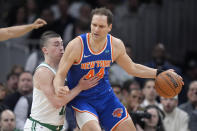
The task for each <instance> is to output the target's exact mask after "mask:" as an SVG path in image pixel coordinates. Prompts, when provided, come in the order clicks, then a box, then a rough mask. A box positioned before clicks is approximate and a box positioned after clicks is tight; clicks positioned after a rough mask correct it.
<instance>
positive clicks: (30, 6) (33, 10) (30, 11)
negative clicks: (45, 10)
mask: <svg viewBox="0 0 197 131" xmlns="http://www.w3.org/2000/svg"><path fill="white" fill-rule="evenodd" d="M26 8H27V23H32V22H33V21H34V20H35V19H36V17H37V13H38V7H37V3H36V1H35V0H26Z"/></svg>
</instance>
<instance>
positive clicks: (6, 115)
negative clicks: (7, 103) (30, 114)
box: [0, 109, 20, 131]
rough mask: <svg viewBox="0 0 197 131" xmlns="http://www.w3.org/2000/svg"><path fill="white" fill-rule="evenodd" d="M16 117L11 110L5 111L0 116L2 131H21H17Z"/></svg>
mask: <svg viewBox="0 0 197 131" xmlns="http://www.w3.org/2000/svg"><path fill="white" fill-rule="evenodd" d="M15 119H16V117H15V115H14V113H13V112H12V111H11V110H8V109H6V110H4V111H2V112H1V114H0V129H1V131H20V130H18V129H16V121H15Z"/></svg>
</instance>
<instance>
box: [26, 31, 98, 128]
mask: <svg viewBox="0 0 197 131" xmlns="http://www.w3.org/2000/svg"><path fill="white" fill-rule="evenodd" d="M40 45H41V49H42V51H43V54H44V58H45V61H44V62H43V63H41V64H40V65H39V66H38V67H37V69H36V70H35V73H34V77H33V84H34V90H33V102H32V108H31V114H30V118H29V119H27V121H26V123H25V127H24V131H30V130H32V131H60V130H62V127H63V124H64V119H65V106H66V104H67V103H68V102H69V101H70V100H72V99H73V98H74V97H75V96H76V95H78V94H79V93H80V92H81V91H83V90H86V89H89V88H91V87H93V86H95V85H97V83H98V80H99V78H97V77H94V78H92V79H89V80H85V77H83V78H82V79H81V80H80V81H79V83H78V85H77V86H76V87H75V88H73V89H72V90H69V89H68V88H65V89H66V90H67V94H66V95H65V96H63V97H58V96H56V95H55V91H54V87H53V79H54V77H55V74H56V70H57V67H58V64H59V61H60V58H61V57H62V55H63V53H64V49H63V42H62V39H61V37H60V35H58V34H56V33H55V32H52V31H47V32H45V33H43V34H42V36H41V40H40Z"/></svg>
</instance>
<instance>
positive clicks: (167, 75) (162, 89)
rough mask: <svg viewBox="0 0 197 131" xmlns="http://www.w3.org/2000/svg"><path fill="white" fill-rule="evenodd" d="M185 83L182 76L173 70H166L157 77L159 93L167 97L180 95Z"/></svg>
mask: <svg viewBox="0 0 197 131" xmlns="http://www.w3.org/2000/svg"><path fill="white" fill-rule="evenodd" d="M183 85H184V83H183V81H182V77H180V76H179V75H178V74H176V73H175V72H173V71H169V70H167V71H164V72H162V73H160V74H159V75H158V76H157V77H156V79H155V89H156V91H157V93H158V94H159V95H160V96H162V97H165V98H172V97H174V96H176V95H178V94H179V93H180V91H181V89H182V86H183Z"/></svg>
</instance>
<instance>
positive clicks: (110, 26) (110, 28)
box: [109, 24, 112, 32]
mask: <svg viewBox="0 0 197 131" xmlns="http://www.w3.org/2000/svg"><path fill="white" fill-rule="evenodd" d="M111 30H112V24H110V25H109V32H110V31H111Z"/></svg>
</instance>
